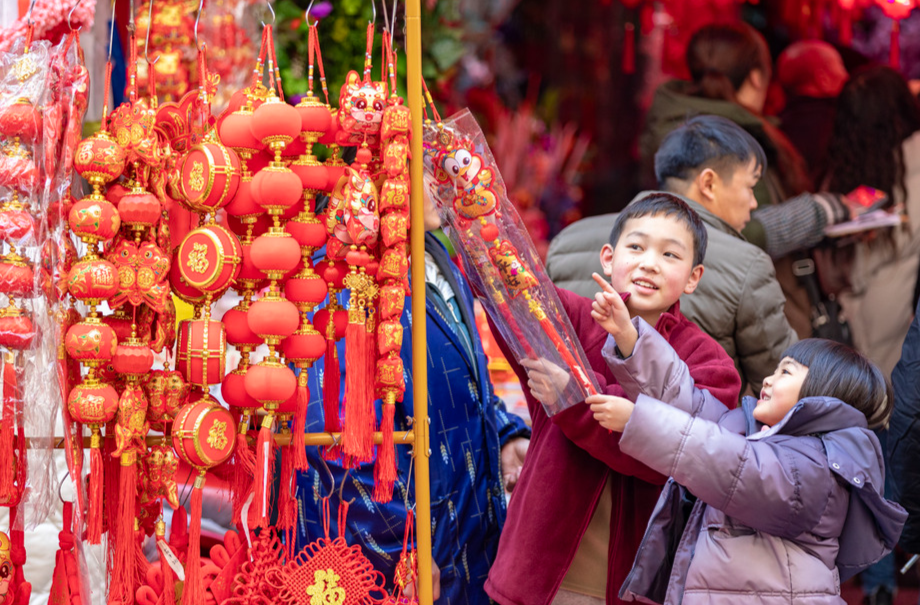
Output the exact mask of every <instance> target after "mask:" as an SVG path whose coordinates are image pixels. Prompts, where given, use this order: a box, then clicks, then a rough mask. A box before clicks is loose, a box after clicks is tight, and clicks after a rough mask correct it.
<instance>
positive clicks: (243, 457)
mask: <svg viewBox="0 0 920 605" xmlns="http://www.w3.org/2000/svg"><path fill="white" fill-rule="evenodd" d="M247 422H248V421H247ZM234 456H235V458H236V464H235V465H234V468H233V471H234V472H233V475H232V477H231V481H232V482H233V484H232V485H231V486H230V491H231V494H232V498H233V500H232V501H233V524H234V525H236V526H237V527H239V526H240V516H241V515H242V511H243V505H244V504H245V503H246V498H247V497H249V492H251V491H252V475H253V469H254V468H255V464H256V457H255V455H254V454H253V453H252V448H250V447H249V442H248V441H246V435H244V434H241V433H237V434H236V453H235V454H234Z"/></svg>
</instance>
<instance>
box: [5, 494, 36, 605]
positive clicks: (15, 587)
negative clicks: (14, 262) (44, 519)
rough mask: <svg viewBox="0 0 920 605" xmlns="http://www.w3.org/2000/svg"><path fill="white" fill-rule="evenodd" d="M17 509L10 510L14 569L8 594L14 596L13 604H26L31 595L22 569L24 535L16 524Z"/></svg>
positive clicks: (11, 560) (24, 545) (11, 557)
mask: <svg viewBox="0 0 920 605" xmlns="http://www.w3.org/2000/svg"><path fill="white" fill-rule="evenodd" d="M18 516H19V508H18V507H16V506H13V507H11V508H10V546H11V548H10V562H11V563H12V564H13V568H14V569H15V571H14V573H13V580H12V581H11V582H10V592H11V593H13V594H14V595H16V597H17V600H16V601H15V603H17V604H18V603H28V602H29V597H30V596H31V595H32V585H31V584H30V583H28V582H26V579H25V575H24V574H23V567H24V566H25V564H26V534H25V531H23V529H22V525H21V524H20V523H19V522H18V519H17V517H18Z"/></svg>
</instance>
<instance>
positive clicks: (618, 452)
mask: <svg viewBox="0 0 920 605" xmlns="http://www.w3.org/2000/svg"><path fill="white" fill-rule="evenodd" d="M686 59H687V67H688V69H689V73H690V74H691V76H692V79H691V81H672V82H669V83H666V84H664V85H663V86H662V87H661V88H660V89H659V90H658V92H657V93H656V95H655V98H654V100H653V102H652V105H651V107H650V109H649V112H648V115H647V117H646V127H645V132H644V134H643V137H642V140H641V145H640V148H641V153H642V156H643V161H644V164H645V165H646V166H647V173H648V175H649V185H648V188H647V190H646V191H643V192H642V193H640V194H639V195H637V196H636V197H635V199H634V200H633V201H632V202H630V204H629V205H628V206H627V207H626V208H625V209H624V210H622V211H621V212H619V213H617V214H612V215H605V216H597V217H591V218H588V219H583V220H582V221H579V222H577V223H575V224H573V225H571V226H570V227H568V228H566V229H565V230H563V231H562V233H560V234H559V235H558V236H557V237H556V238H555V239H554V240H553V241H552V242H551V246H550V250H549V254H548V257H547V267H546V268H547V272H548V274H549V276H550V278H551V279H552V280H553V282H554V283H555V284H556V292H557V294H558V297H559V299H560V301H561V302H562V306H563V308H564V310H565V312H566V313H567V314H568V317H569V320H570V322H571V325H572V327H573V329H574V331H575V335H576V336H577V338H578V340H579V342H580V344H581V346H582V348H583V350H584V352H585V355H586V360H587V361H588V363H589V364H590V365H591V369H592V370H593V373H594V377H595V379H596V381H597V384H598V385H599V386H600V393H599V394H598V395H592V396H590V397H588V398H587V400H586V401H585V402H583V403H579V404H577V405H574V406H571V407H567V408H565V409H564V410H563V411H561V412H558V413H556V414H555V415H552V416H550V415H548V414H547V413H546V412H545V411H544V405H547V406H549V407H551V408H552V407H553V404H554V403H555V401H554V397H556V396H557V394H558V393H561V392H562V391H563V387H564V382H565V381H567V380H569V376H568V374H567V373H566V372H564V371H562V370H561V369H560V368H556V367H555V366H552V364H550V363H549V362H548V361H547V360H544V359H515V358H513V356H510V354H509V355H508V357H509V362H510V363H511V364H512V366H513V367H514V369H515V372H516V373H517V374H518V376H519V378H520V379H521V382H522V384H524V385H526V388H525V394H526V396H527V401H528V409H529V412H530V417H531V420H532V423H531V425H530V426H527V425H525V424H524V423H523V422H522V421H521V420H520V419H519V418H517V417H515V416H514V415H511V414H508V413H507V411H506V410H505V408H504V406H503V404H502V402H501V400H500V399H499V398H498V397H496V396H495V394H494V390H493V388H492V385H491V384H490V382H489V375H488V368H487V364H486V360H485V355H484V353H483V349H482V344H481V342H480V338H479V336H478V333H477V330H476V325H475V322H474V321H473V312H472V304H473V296H472V293H471V292H470V288H469V286H468V285H467V284H466V283H465V281H464V278H463V276H462V274H461V273H460V272H459V271H458V270H457V268H456V267H455V266H454V265H453V264H452V262H451V261H450V260H449V258H448V255H447V252H446V250H445V249H444V247H443V246H442V245H441V243H440V242H439V240H438V239H437V238H435V237H433V236H430V235H429V236H427V237H426V252H425V257H426V267H425V279H426V287H427V292H428V295H427V298H426V311H427V312H426V317H425V318H424V321H426V322H427V326H428V328H427V330H428V338H429V342H428V348H429V355H428V377H429V410H430V417H431V428H430V449H431V452H430V456H431V458H430V463H431V497H432V530H433V543H434V547H433V559H434V561H433V562H434V570H435V572H434V573H435V577H434V583H435V595H436V600H437V602H438V603H443V604H446V605H461V604H466V603H472V604H482V605H486V604H487V603H489V602H490V601H495V602H497V603H499V604H500V605H551V604H555V605H601V604H603V603H607V604H612V603H619V602H620V601H633V600H639V601H641V602H652V603H667V604H677V603H712V604H721V603H755V602H756V603H764V604H772V603H777V604H778V603H815V604H824V603H843V600H842V598H841V596H840V584H841V582H843V581H845V580H847V579H848V578H850V577H853V576H855V575H857V574H861V575H862V587H863V590H864V593H865V598H866V602H868V603H871V604H880V603H886V602H887V603H890V602H891V596H892V593H893V592H894V591H895V590H896V583H895V580H894V563H893V557H892V551H893V550H894V548H895V546H896V545H897V544H898V543H899V540H900V544H901V547H902V548H903V550H904V551H906V552H908V553H917V552H920V465H917V464H916V463H914V462H913V460H915V459H917V457H918V454H920V422H918V420H920V317H918V316H917V315H916V313H915V309H916V307H917V302H918V301H917V298H918V296H917V293H918V291H920V288H918V279H917V276H918V271H920V235H918V233H917V231H918V228H920V134H918V133H920V102H918V99H917V98H916V97H915V96H914V95H913V94H912V93H911V91H910V89H909V87H908V84H907V83H906V82H905V80H904V79H903V78H902V77H901V76H900V75H899V74H898V73H897V72H896V71H894V70H892V69H890V68H888V67H882V66H869V67H864V68H861V69H859V70H856V71H854V72H853V73H850V74H848V73H847V72H846V70H845V69H844V67H843V62H842V61H841V59H840V57H839V55H838V54H837V53H836V51H835V50H834V49H833V47H831V46H829V45H827V44H824V43H821V42H803V43H797V44H793V45H792V46H790V47H789V48H788V49H786V51H784V53H783V54H782V55H781V56H780V58H779V60H778V61H777V70H778V73H777V74H776V77H775V78H774V74H773V65H772V61H771V57H770V54H769V52H768V49H767V45H766V42H765V41H764V39H763V37H762V36H761V35H760V34H759V33H757V32H756V30H754V29H753V28H751V27H750V26H747V25H744V24H737V25H710V26H706V27H704V28H702V29H701V30H699V31H698V32H697V33H696V34H695V35H694V36H693V38H692V40H691V42H690V44H689V47H688V50H687V56H686ZM774 79H775V80H776V81H778V82H779V83H780V84H781V85H782V86H783V87H784V89H785V90H784V92H785V96H786V106H785V109H784V110H783V112H782V119H783V120H782V125H781V126H776V125H774V121H773V120H771V119H767V118H765V117H764V115H763V110H764V106H765V103H766V101H767V96H768V89H769V86H770V83H771V81H773V80H774ZM498 161H499V164H500V163H501V158H498ZM864 205H866V206H871V208H872V209H879V210H883V211H886V212H888V213H889V214H890V215H892V216H896V217H898V224H897V225H895V226H888V227H882V228H875V229H864V230H860V229H859V227H858V226H857V227H854V229H852V230H851V231H852V233H851V234H850V235H848V236H846V237H844V238H837V239H835V240H833V241H832V242H831V243H828V239H827V238H826V236H825V230H826V229H827V228H828V227H830V226H834V225H840V224H844V223H849V222H851V221H853V219H854V218H855V217H856V215H857V214H858V213H860V212H862V211H863V210H865V208H864V207H863V206H864ZM425 217H426V218H425V228H426V230H430V231H433V230H435V229H437V228H438V227H439V226H440V217H439V215H438V210H437V208H436V207H435V206H434V204H433V202H431V201H430V200H429V199H426V208H425ZM412 319H413V318H412V317H411V316H410V314H408V313H406V314H404V317H403V324H404V327H405V328H406V329H408V328H409V326H410V325H411V321H412ZM415 319H416V320H419V319H421V318H415ZM499 344H500V345H503V343H499ZM506 351H507V349H506ZM402 355H403V357H404V360H405V367H406V368H407V370H408V369H410V368H411V367H412V365H411V346H410V344H409V342H408V339H406V341H405V342H404V344H403V350H402ZM310 372H311V380H314V381H316V382H317V383H319V381H321V379H322V373H323V369H322V367H321V366H317V367H316V368H313V369H311V370H310ZM341 372H343V373H345V372H347V368H345V367H342V368H341ZM411 378H412V377H411V371H410V375H409V376H408V381H407V382H411ZM311 392H313V393H316V392H319V389H311ZM411 392H412V391H411V386H409V388H407V390H406V396H405V400H404V401H403V402H401V403H399V404H398V406H400V407H399V408H398V409H397V413H396V418H397V429H399V428H400V425H401V426H402V428H403V429H407V428H408V426H407V425H406V421H401V422H400V420H399V419H402V418H407V417H409V416H411V415H412V406H413V402H412V399H411ZM314 404H315V405H314ZM322 407H323V406H322V402H321V401H316V402H311V404H310V405H309V406H308V409H309V410H311V412H310V413H311V418H310V421H309V422H310V425H311V426H313V425H315V426H316V427H321V426H322V417H321V413H320V410H322ZM379 412H380V410H379V409H378V414H379ZM314 416H315V417H314ZM318 430H321V429H318ZM398 453H399V459H398V465H399V469H400V473H399V476H400V477H401V478H402V480H401V481H400V482H398V483H397V497H395V498H394V500H393V501H392V502H390V503H388V504H386V505H381V504H378V503H374V502H373V501H372V500H371V499H370V498H369V497H368V496H367V495H368V494H369V493H370V492H371V491H372V485H373V471H372V469H371V468H370V467H368V468H358V469H351V470H345V469H343V468H339V467H337V466H336V465H335V464H333V463H332V462H330V463H328V464H327V463H326V462H324V461H322V460H320V459H319V458H318V457H317V459H316V460H311V461H310V462H311V464H310V467H311V470H310V471H309V472H308V473H305V474H303V476H302V477H301V479H300V489H299V490H298V493H299V497H300V500H301V514H302V515H303V517H304V518H305V521H306V522H305V523H304V524H302V527H303V528H304V530H303V534H302V535H301V536H299V537H298V538H299V541H300V543H306V542H309V541H310V540H312V539H313V538H315V537H316V536H318V535H322V532H323V531H324V527H323V511H322V510H321V505H320V502H321V500H320V497H319V496H320V494H321V493H324V492H331V491H332V490H333V486H335V489H336V490H338V496H339V498H341V499H342V501H343V502H351V504H350V506H349V508H348V510H349V513H348V518H347V520H346V527H342V528H339V531H341V532H342V533H343V534H344V535H346V538H347V539H349V542H350V543H357V544H361V545H362V547H363V549H364V551H365V553H367V554H368V556H369V557H370V558H371V559H372V561H373V563H374V565H375V567H376V568H377V569H378V570H380V571H382V572H383V573H384V575H385V576H386V577H387V578H392V577H393V575H394V574H393V572H394V571H395V568H396V566H397V563H398V561H399V555H400V552H401V550H402V545H403V540H404V535H405V527H406V521H407V519H408V518H411V510H412V508H413V502H414V493H415V491H414V487H413V486H412V485H411V483H409V482H406V481H405V480H406V479H407V478H409V477H411V464H412V459H411V456H410V455H409V454H408V453H407V452H406V450H405V449H400V450H398ZM324 467H326V468H324ZM886 471H887V473H886ZM330 483H331V485H330ZM506 492H510V499H509V498H507V497H506ZM905 509H906V510H905ZM902 530H903V531H902ZM406 589H407V591H408V592H409V594H411V593H412V591H413V588H412V584H411V582H410V583H409V585H408V586H407V587H406ZM886 599H887V600H886Z"/></svg>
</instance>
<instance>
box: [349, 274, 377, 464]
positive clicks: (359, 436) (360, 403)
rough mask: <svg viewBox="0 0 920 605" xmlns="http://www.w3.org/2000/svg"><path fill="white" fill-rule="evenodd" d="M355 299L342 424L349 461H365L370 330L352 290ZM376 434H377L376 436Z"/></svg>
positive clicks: (350, 330)
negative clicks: (368, 338)
mask: <svg viewBox="0 0 920 605" xmlns="http://www.w3.org/2000/svg"><path fill="white" fill-rule="evenodd" d="M352 292H353V293H352V302H351V304H350V308H349V309H348V327H347V328H346V329H345V368H346V370H347V372H346V374H345V424H344V426H343V427H342V451H343V453H344V454H345V456H347V457H348V458H349V460H348V461H347V463H348V464H349V465H352V464H358V463H360V462H365V461H367V460H368V459H369V458H370V454H371V452H367V451H366V450H365V449H364V447H365V446H364V444H365V442H366V441H367V438H366V436H365V435H364V433H366V432H367V420H366V418H365V408H366V407H367V406H366V400H367V389H366V387H367V384H368V381H367V380H365V376H364V372H365V370H366V361H365V357H366V356H367V331H366V330H365V318H364V306H363V304H362V303H359V302H357V301H358V300H359V299H358V297H356V296H355V294H354V291H352ZM372 438H373V436H372Z"/></svg>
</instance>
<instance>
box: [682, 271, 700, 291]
mask: <svg viewBox="0 0 920 605" xmlns="http://www.w3.org/2000/svg"><path fill="white" fill-rule="evenodd" d="M702 277H703V265H697V266H695V267H694V268H693V270H692V271H690V278H689V279H688V280H687V285H686V286H685V287H684V294H693V291H694V290H696V287H697V286H698V285H700V279H701V278H702Z"/></svg>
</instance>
